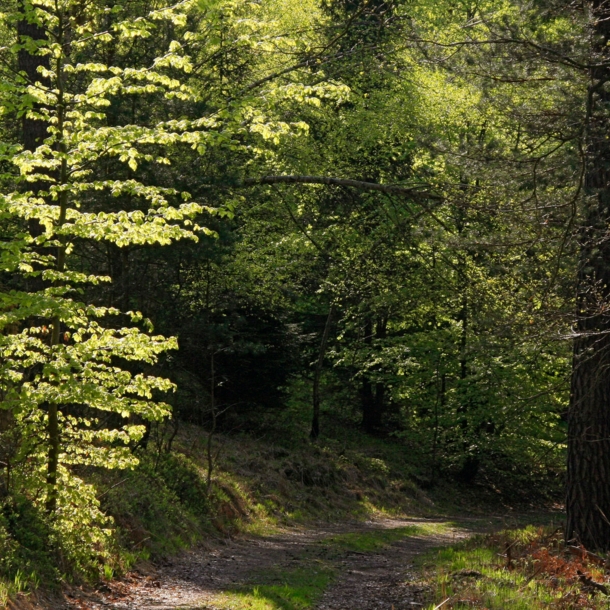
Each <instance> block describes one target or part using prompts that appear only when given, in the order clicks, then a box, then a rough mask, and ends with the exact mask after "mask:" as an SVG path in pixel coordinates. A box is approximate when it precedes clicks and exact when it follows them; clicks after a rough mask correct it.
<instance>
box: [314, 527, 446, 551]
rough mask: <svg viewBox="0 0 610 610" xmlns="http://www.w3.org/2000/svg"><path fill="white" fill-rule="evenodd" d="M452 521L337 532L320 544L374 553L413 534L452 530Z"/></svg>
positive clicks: (421, 534)
mask: <svg viewBox="0 0 610 610" xmlns="http://www.w3.org/2000/svg"><path fill="white" fill-rule="evenodd" d="M451 525H452V524H451V523H423V524H421V525H408V526H405V527H397V528H392V529H377V530H371V531H368V532H359V533H349V534H337V535H335V536H331V537H329V538H325V539H324V540H321V541H320V544H322V545H324V546H327V547H329V548H332V549H335V550H337V551H343V552H345V551H354V552H357V553H372V552H375V551H380V550H383V549H384V548H386V547H388V546H389V545H390V544H392V543H394V542H399V541H400V540H404V539H405V538H409V537H411V536H433V535H434V534H442V533H446V532H448V531H450V528H451Z"/></svg>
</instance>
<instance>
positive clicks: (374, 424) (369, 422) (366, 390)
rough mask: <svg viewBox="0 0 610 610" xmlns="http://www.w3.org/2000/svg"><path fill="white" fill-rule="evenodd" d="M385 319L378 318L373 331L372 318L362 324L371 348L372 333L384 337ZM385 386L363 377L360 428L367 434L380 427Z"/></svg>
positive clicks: (377, 336)
mask: <svg viewBox="0 0 610 610" xmlns="http://www.w3.org/2000/svg"><path fill="white" fill-rule="evenodd" d="M386 329H387V319H386V318H378V319H377V321H376V324H375V330H374V331H373V318H372V316H367V318H366V320H365V324H364V341H365V343H366V344H367V345H368V346H369V347H372V344H373V332H374V333H375V338H376V339H380V340H381V339H384V338H385V337H386ZM385 395H386V386H385V384H384V383H383V382H381V381H378V382H376V383H374V384H373V382H371V380H370V379H369V378H368V377H367V376H364V377H363V379H362V386H361V388H360V399H361V402H362V426H363V428H364V429H365V430H366V431H367V432H374V431H375V430H378V429H379V428H380V427H381V422H382V417H383V412H384V408H385Z"/></svg>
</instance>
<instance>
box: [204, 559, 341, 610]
mask: <svg viewBox="0 0 610 610" xmlns="http://www.w3.org/2000/svg"><path fill="white" fill-rule="evenodd" d="M333 575H334V572H333V570H332V568H331V567H329V566H328V565H325V564H324V563H322V562H316V565H315V566H311V567H309V568H307V569H305V568H297V569H295V570H278V571H276V572H273V573H271V574H267V575H263V576H262V577H261V578H260V579H259V580H260V582H259V584H252V585H245V586H244V587H240V588H238V589H236V590H234V591H227V592H226V593H224V594H222V595H220V596H219V597H218V598H216V599H215V600H214V604H215V606H216V607H218V608H222V609H223V610H246V609H247V610H308V609H309V608H313V607H314V605H315V603H316V602H317V601H318V599H319V598H320V596H321V595H322V593H323V592H324V590H325V589H326V587H327V586H328V585H329V584H330V582H331V580H332V578H333Z"/></svg>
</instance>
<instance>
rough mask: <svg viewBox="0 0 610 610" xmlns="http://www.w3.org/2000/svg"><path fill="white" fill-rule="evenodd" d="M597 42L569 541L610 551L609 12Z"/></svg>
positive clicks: (600, 17) (600, 6) (599, 18)
mask: <svg viewBox="0 0 610 610" xmlns="http://www.w3.org/2000/svg"><path fill="white" fill-rule="evenodd" d="M592 9H593V10H592V14H593V17H594V19H595V22H594V23H593V24H592V28H593V32H592V33H593V37H592V40H594V41H595V42H594V43H593V44H594V47H593V49H592V51H593V57H592V58H591V63H592V64H597V65H598V66H599V65H600V64H603V63H604V62H605V63H606V65H602V66H601V67H596V68H593V69H592V70H591V82H590V86H589V92H588V94H589V96H588V104H587V126H586V127H587V132H586V143H585V144H586V163H587V167H586V173H585V193H586V196H587V200H586V206H587V207H586V209H585V213H584V220H583V223H582V226H581V228H580V234H579V241H580V264H579V272H578V293H577V322H576V330H577V338H576V340H575V342H574V354H573V365H572V383H571V395H570V408H569V411H568V472H567V489H566V510H567V525H566V540H571V539H577V540H578V541H580V542H581V543H582V544H584V545H585V547H587V548H590V549H597V550H602V551H608V550H610V312H609V311H608V304H609V303H610V241H609V240H608V223H609V221H610V181H609V178H610V142H609V141H608V139H607V134H608V132H609V131H610V118H609V116H608V109H609V106H610V93H609V92H608V91H607V90H605V89H606V87H605V86H604V85H605V83H607V82H608V81H610V68H609V67H608V65H607V62H608V51H607V43H608V41H609V40H610V21H609V19H610V7H609V6H608V5H606V4H605V3H604V2H600V1H599V0H597V1H596V2H594V3H593V4H592Z"/></svg>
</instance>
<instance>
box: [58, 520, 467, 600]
mask: <svg viewBox="0 0 610 610" xmlns="http://www.w3.org/2000/svg"><path fill="white" fill-rule="evenodd" d="M431 523H435V522H434V521H431V520H406V519H404V520H403V519H382V520H375V521H368V522H365V523H350V524H342V525H340V526H320V527H317V528H311V529H290V530H285V531H284V532H282V533H280V534H275V535H272V536H268V537H244V538H240V539H235V540H227V541H225V542H224V543H222V544H218V545H216V546H215V547H214V548H213V549H211V550H210V549H209V548H208V549H205V548H198V549H193V550H191V551H188V552H185V553H183V554H181V555H180V556H178V557H175V558H173V560H172V561H171V562H167V563H166V564H164V565H161V566H156V568H154V570H151V572H150V573H142V572H137V571H136V572H134V573H132V574H130V575H129V576H128V577H127V578H125V579H124V580H122V581H120V582H114V583H111V584H109V585H108V586H104V587H102V590H99V591H98V592H96V593H95V594H90V595H86V596H85V595H84V594H83V592H82V591H80V590H74V591H73V593H72V594H73V597H72V598H71V599H70V597H68V600H69V602H68V606H67V607H68V608H72V609H75V608H79V609H83V610H84V609H87V610H89V609H91V610H98V609H99V610H101V609H102V608H112V609H116V610H136V609H137V610H178V609H182V610H185V609H192V610H212V609H215V608H218V607H219V606H218V605H215V599H216V600H217V599H218V596H219V595H220V594H223V593H225V592H229V591H236V590H239V589H240V588H243V587H244V586H246V585H250V586H252V585H253V584H256V578H257V575H260V574H265V573H269V572H270V571H277V570H286V571H290V570H295V569H299V568H300V569H302V570H304V571H307V570H315V569H316V566H319V565H321V564H322V563H323V562H325V563H326V565H332V570H333V574H334V579H333V580H332V582H331V584H330V585H329V586H328V588H327V589H326V591H325V592H324V594H323V595H322V597H321V598H320V599H319V600H318V603H317V605H316V606H315V607H316V608H317V609H318V610H375V609H377V608H378V609H380V610H381V609H383V610H391V608H394V610H406V609H410V610H412V609H414V608H419V607H422V605H423V604H422V591H421V589H419V588H418V587H417V586H416V585H414V584H413V580H414V575H413V566H412V561H413V559H414V557H415V556H416V555H418V554H420V553H423V552H425V551H427V550H429V549H431V548H433V547H434V546H440V545H444V544H450V543H452V542H453V541H455V540H457V539H460V538H465V537H467V536H468V535H469V533H468V532H466V531H465V530H461V529H457V528H453V529H449V530H444V533H442V534H433V535H414V536H409V537H404V538H401V539H400V540H397V541H395V542H392V543H391V544H389V545H386V546H384V547H383V548H378V549H377V550H376V551H372V552H365V553H363V552H358V551H353V550H352V551H350V550H346V549H345V548H343V549H340V550H337V549H333V547H332V545H331V546H329V545H328V544H326V543H325V542H324V541H325V539H326V540H327V539H329V538H330V537H332V536H336V535H338V534H339V535H344V534H356V535H364V534H373V535H379V534H380V533H381V535H383V533H384V531H386V532H385V533H388V532H387V530H393V529H396V528H404V527H408V526H421V525H423V524H431ZM436 523H440V522H436ZM231 607H233V608H235V610H240V607H239V605H235V606H231ZM244 607H245V606H244ZM284 607H286V608H288V607H289V606H284V605H281V606H278V608H284Z"/></svg>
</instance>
